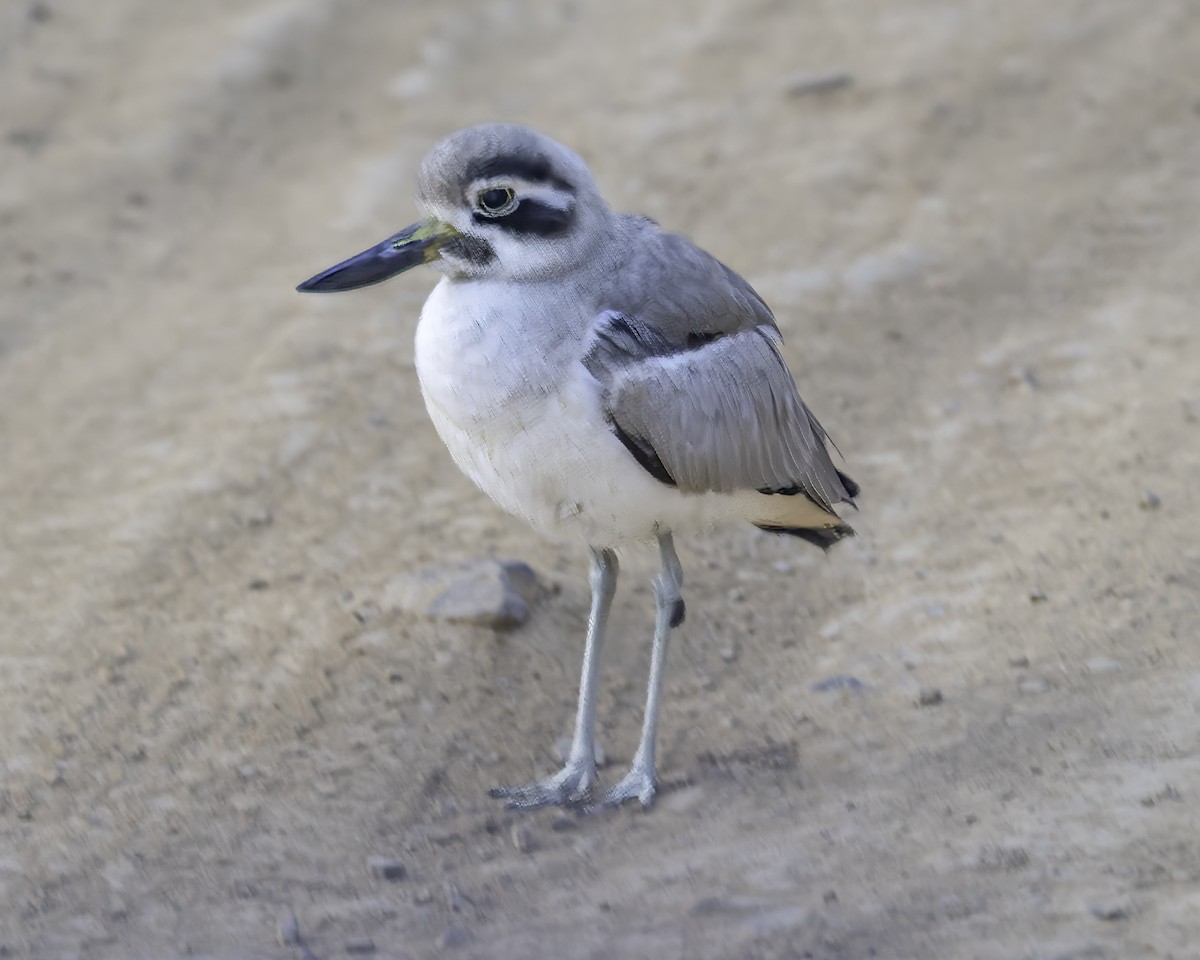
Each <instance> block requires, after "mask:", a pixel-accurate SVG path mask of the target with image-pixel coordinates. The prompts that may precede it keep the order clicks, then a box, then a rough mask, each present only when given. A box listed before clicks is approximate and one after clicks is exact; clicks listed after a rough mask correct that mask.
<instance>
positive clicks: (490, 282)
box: [297, 123, 859, 809]
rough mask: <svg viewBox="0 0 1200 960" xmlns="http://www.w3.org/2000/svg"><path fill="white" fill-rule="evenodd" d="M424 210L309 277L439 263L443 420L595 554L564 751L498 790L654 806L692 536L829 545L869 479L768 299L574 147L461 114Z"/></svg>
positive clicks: (420, 200)
mask: <svg viewBox="0 0 1200 960" xmlns="http://www.w3.org/2000/svg"><path fill="white" fill-rule="evenodd" d="M416 204H417V207H418V208H419V210H420V211H421V213H422V214H423V218H422V219H421V220H419V221H417V222H416V223H414V224H413V225H412V226H409V227H406V228H405V229H403V230H401V231H400V232H398V233H396V234H393V235H392V236H390V237H388V238H387V239H386V240H384V241H382V242H381V243H378V244H376V245H375V246H373V247H370V248H369V249H367V250H364V251H363V252H362V253H359V254H357V255H355V256H353V257H350V258H349V259H347V260H344V261H342V262H340V263H338V264H336V265H335V266H333V267H330V268H329V269H327V270H324V271H322V272H321V273H318V274H317V275H315V276H314V277H312V278H310V279H309V280H306V281H305V282H304V283H302V284H300V285H299V287H298V288H297V289H298V290H299V291H301V292H337V291H346V290H354V289H357V288H360V287H365V286H369V285H371V284H375V283H380V282H382V281H384V280H387V279H388V278H390V277H393V276H395V275H397V274H399V273H401V272H403V271H405V270H408V269H410V268H412V267H415V266H418V265H421V264H431V265H432V266H433V267H435V268H436V269H437V270H438V271H440V273H441V278H440V280H439V281H438V282H437V284H436V286H435V287H434V288H433V290H432V292H431V293H430V294H429V297H428V299H427V300H426V302H425V305H424V307H423V309H422V310H421V314H420V318H419V320H418V322H417V327H416V335H415V366H416V372H417V377H418V379H419V381H420V387H421V393H422V396H423V398H424V401H425V406H426V409H427V410H428V413H429V416H430V419H431V420H432V421H433V425H434V428H435V429H436V431H437V433H438V434H439V436H440V437H441V439H442V441H443V442H444V443H445V445H446V448H447V449H448V450H449V453H450V455H451V457H452V458H453V460H454V461H455V463H456V464H457V465H458V467H459V468H460V469H461V470H462V471H463V473H465V474H466V475H467V477H469V478H470V479H471V480H472V481H474V483H475V484H476V485H477V486H478V487H479V488H480V490H482V491H483V493H485V494H487V495H488V496H489V497H491V498H492V500H494V501H495V502H496V503H497V504H498V505H499V506H500V507H501V508H503V509H504V510H505V511H507V512H508V513H510V514H512V515H514V516H516V517H518V518H522V519H524V520H525V521H527V522H528V523H529V525H530V526H532V527H533V528H534V529H535V530H536V531H538V532H540V533H542V534H545V535H548V536H550V537H555V538H560V539H561V538H569V539H573V540H578V541H580V542H581V543H582V545H583V546H584V547H586V549H587V552H588V557H589V583H590V587H591V606H590V612H589V616H588V622H587V634H586V639H585V642H584V651H583V658H582V668H581V675H580V685H579V698H578V706H577V709H576V714H575V725H574V735H573V737H572V739H571V746H570V749H569V752H568V755H567V758H566V761H565V763H564V765H563V767H562V769H561V770H559V771H558V772H557V773H555V774H554V775H552V776H549V777H547V778H545V779H542V780H538V781H535V782H533V783H531V784H529V785H523V786H504V787H497V788H495V789H494V790H492V791H491V794H492V795H493V796H495V797H498V798H500V799H502V800H505V801H506V802H507V804H508V806H510V807H513V808H523V809H528V808H536V807H541V806H549V805H557V806H564V807H575V808H584V809H592V808H595V807H597V806H618V805H620V804H623V803H625V802H626V801H633V800H636V801H639V802H640V803H641V805H642V806H643V807H646V808H648V807H650V806H651V805H652V804H653V802H654V799H655V796H656V794H657V792H658V789H659V781H658V773H657V767H656V762H655V749H656V740H657V733H658V725H659V716H660V709H661V704H662V694H663V676H664V670H665V665H666V654H667V646H668V639H669V637H670V635H671V632H672V630H674V629H675V628H676V627H678V626H679V625H680V624H681V623H682V622H683V619H684V614H685V605H684V601H683V595H682V587H683V568H682V565H681V563H680V561H679V557H678V555H677V553H676V550H675V543H674V535H675V534H676V533H680V532H689V531H704V530H706V529H708V528H711V527H714V526H716V525H719V524H726V523H730V522H747V521H748V522H749V523H752V524H754V525H755V526H757V527H758V528H760V529H761V530H764V531H767V532H769V533H772V534H789V535H792V536H795V537H799V538H800V539H802V540H805V541H807V542H809V543H811V544H813V545H815V546H817V547H820V548H822V549H828V548H829V547H830V546H832V545H833V544H834V543H836V542H838V541H839V540H842V539H843V538H845V537H848V536H851V535H853V534H854V530H853V529H852V528H851V526H850V525H849V524H848V523H847V522H846V521H845V520H844V519H842V517H841V516H839V514H838V513H837V511H836V509H835V507H836V506H837V505H839V504H845V505H848V506H851V507H854V508H855V509H857V505H856V504H855V500H854V498H855V497H856V496H857V495H858V492H859V488H858V485H857V484H856V483H855V482H854V481H853V480H852V479H851V478H850V477H849V476H847V475H846V474H845V473H843V472H842V471H841V470H839V469H838V468H837V467H836V466H835V465H834V463H833V460H832V458H831V455H830V452H829V450H828V446H827V444H828V443H830V442H831V441H828V438H827V436H826V433H825V430H824V429H823V428H822V427H821V424H820V423H819V422H818V421H817V418H816V417H815V416H814V415H813V414H812V412H811V411H810V410H809V408H808V407H807V406H806V405H805V403H804V401H803V400H802V399H801V398H800V394H799V392H798V389H797V387H796V383H795V380H794V379H793V377H792V374H791V372H790V371H789V369H788V366H787V363H786V362H785V360H784V357H783V355H782V353H781V346H782V336H781V334H780V331H779V327H778V325H777V323H776V321H775V317H774V315H773V314H772V312H771V310H770V308H769V307H768V306H767V304H766V303H765V302H764V300H763V299H762V298H761V297H760V296H759V295H758V294H757V293H756V292H755V291H754V289H753V288H752V287H751V285H750V284H749V283H748V282H747V281H746V280H744V279H743V278H742V277H741V276H739V275H738V274H737V273H735V272H734V271H733V270H732V269H730V268H729V267H727V266H725V265H724V264H723V263H722V262H720V261H719V260H717V259H716V258H715V257H713V256H712V255H710V254H709V253H707V252H705V251H703V250H701V249H700V248H699V247H697V246H696V245H694V244H693V243H692V242H691V241H690V240H688V239H687V238H685V237H684V236H682V235H680V234H678V233H672V232H669V231H667V230H664V229H663V228H661V227H660V226H659V225H658V224H657V223H656V222H655V221H653V220H651V219H649V218H647V217H642V216H637V215H633V214H624V213H619V212H616V211H614V210H613V209H612V208H610V207H609V205H608V204H607V203H606V202H605V200H604V199H603V197H602V196H601V194H600V191H599V188H598V187H597V185H596V182H595V180H594V178H593V176H592V174H591V172H590V170H589V169H588V167H587V165H586V164H585V163H584V161H583V160H582V159H581V158H580V157H579V156H578V155H577V154H576V153H574V152H573V151H572V150H570V149H568V148H567V147H565V146H563V145H562V144H560V143H558V142H557V141H555V140H553V139H551V138H550V137H548V136H546V135H544V134H542V133H539V132H537V131H535V130H533V129H531V128H529V127H526V126H521V125H516V124H503V123H486V124H481V125H477V126H472V127H468V128H466V129H463V130H459V131H458V132H456V133H453V134H451V135H450V136H448V137H447V138H446V139H444V140H443V141H442V142H440V143H438V144H437V145H436V146H435V147H434V148H433V149H432V150H431V151H430V152H429V153H428V155H427V156H426V157H425V159H424V161H423V162H422V164H421V166H420V171H419V174H418V177H417V186H416ZM654 544H657V547H658V553H659V559H660V569H659V571H658V573H657V575H656V576H655V577H654V579H653V594H654V600H655V621H654V633H653V639H652V641H651V656H650V671H649V677H648V680H647V688H646V702H645V710H644V713H643V720H642V730H641V736H640V740H639V744H638V747H637V751H636V753H635V754H634V756H633V759H632V762H631V764H630V766H629V770H628V773H626V774H625V776H624V777H623V778H622V779H621V780H620V781H619V782H617V783H616V784H615V785H613V786H612V787H611V788H610V789H609V790H608V791H607V793H606V794H605V796H604V799H603V800H602V801H598V799H597V792H598V780H597V769H596V741H595V724H596V706H597V691H598V685H599V679H600V659H601V652H602V649H603V647H604V640H605V635H606V632H607V625H608V618H609V610H610V608H611V605H612V601H613V596H614V594H615V592H616V586H617V575H618V551H623V550H624V549H626V548H633V547H636V546H638V545H648V546H653V545H654Z"/></svg>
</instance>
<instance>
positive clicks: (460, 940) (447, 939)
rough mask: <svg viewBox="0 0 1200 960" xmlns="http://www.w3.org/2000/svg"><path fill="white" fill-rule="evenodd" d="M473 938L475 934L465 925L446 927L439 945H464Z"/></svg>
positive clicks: (449, 946)
mask: <svg viewBox="0 0 1200 960" xmlns="http://www.w3.org/2000/svg"><path fill="white" fill-rule="evenodd" d="M474 939H475V934H473V933H472V932H471V931H470V930H468V929H467V928H466V927H447V928H446V932H445V933H443V934H442V939H441V945H442V946H443V947H448V948H454V947H465V946H466V945H467V944H469V943H470V942H471V941H472V940H474Z"/></svg>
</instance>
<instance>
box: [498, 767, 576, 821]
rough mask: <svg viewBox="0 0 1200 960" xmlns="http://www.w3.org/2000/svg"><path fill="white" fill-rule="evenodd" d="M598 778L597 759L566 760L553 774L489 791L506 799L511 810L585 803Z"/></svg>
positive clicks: (506, 804)
mask: <svg viewBox="0 0 1200 960" xmlns="http://www.w3.org/2000/svg"><path fill="white" fill-rule="evenodd" d="M595 782H596V764H595V762H594V761H593V762H591V763H587V762H583V763H572V762H571V761H568V762H567V765H566V766H565V767H563V768H562V769H561V770H560V771H558V773H556V774H555V775H554V776H552V777H549V778H548V779H546V780H542V781H541V782H540V783H531V784H529V785H528V786H524V787H493V788H492V789H491V790H489V791H488V795H489V796H492V797H496V798H498V799H500V800H505V801H507V803H505V806H506V807H507V808H508V809H509V810H534V809H536V808H537V807H577V808H583V807H586V806H587V805H588V804H589V803H590V802H591V799H592V785H593V784H594V783H595Z"/></svg>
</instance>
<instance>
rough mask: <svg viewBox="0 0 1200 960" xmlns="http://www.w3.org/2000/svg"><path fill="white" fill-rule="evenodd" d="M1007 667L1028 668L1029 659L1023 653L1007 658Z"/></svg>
mask: <svg viewBox="0 0 1200 960" xmlns="http://www.w3.org/2000/svg"><path fill="white" fill-rule="evenodd" d="M1008 665H1009V666H1010V667H1027V666H1029V658H1028V657H1027V656H1025V655H1024V654H1023V653H1022V654H1018V655H1017V656H1015V657H1009V658H1008Z"/></svg>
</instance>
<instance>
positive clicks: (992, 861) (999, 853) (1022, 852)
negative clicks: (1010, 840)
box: [979, 844, 1029, 873]
mask: <svg viewBox="0 0 1200 960" xmlns="http://www.w3.org/2000/svg"><path fill="white" fill-rule="evenodd" d="M1027 866H1029V852H1028V851H1027V850H1026V849H1025V848H1024V847H1000V846H994V845H992V844H988V845H987V846H984V847H982V848H980V850H979V869H980V870H984V871H986V872H988V873H999V872H1002V871H1010V870H1021V869H1024V868H1025V867H1027Z"/></svg>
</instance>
